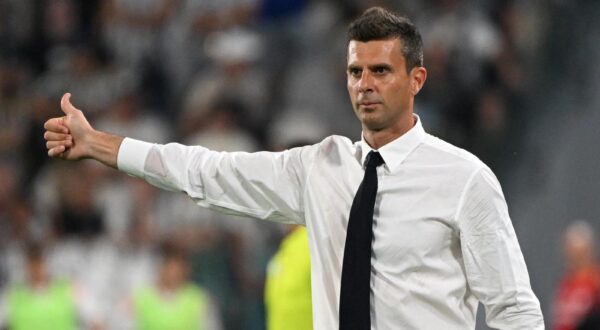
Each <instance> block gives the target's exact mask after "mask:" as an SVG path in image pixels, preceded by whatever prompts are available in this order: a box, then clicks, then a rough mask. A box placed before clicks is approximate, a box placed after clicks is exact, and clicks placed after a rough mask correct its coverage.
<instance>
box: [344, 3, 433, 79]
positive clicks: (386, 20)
mask: <svg viewBox="0 0 600 330" xmlns="http://www.w3.org/2000/svg"><path fill="white" fill-rule="evenodd" d="M394 38H398V39H400V41H401V42H402V55H403V56H404V58H405V59H406V70H407V71H410V70H411V69H412V68H414V67H419V66H423V40H422V39H421V34H420V33H419V31H418V30H417V27H416V26H415V25H414V24H413V23H412V22H411V21H410V19H408V18H407V17H404V16H400V15H397V14H395V13H392V12H390V11H387V10H385V9H383V8H381V7H372V8H369V9H367V10H366V11H365V12H364V13H363V14H362V15H360V17H358V18H357V19H355V20H354V21H353V22H352V23H350V26H349V27H348V42H350V41H352V40H356V41H360V42H367V41H373V40H388V39H394Z"/></svg>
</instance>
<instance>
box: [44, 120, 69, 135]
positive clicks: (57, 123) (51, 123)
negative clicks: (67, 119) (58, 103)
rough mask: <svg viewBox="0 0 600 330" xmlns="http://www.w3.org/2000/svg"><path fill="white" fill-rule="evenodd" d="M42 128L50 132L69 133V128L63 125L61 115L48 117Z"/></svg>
mask: <svg viewBox="0 0 600 330" xmlns="http://www.w3.org/2000/svg"><path fill="white" fill-rule="evenodd" d="M44 128H45V129H46V130H47V131H50V132H55V133H64V134H68V133H69V129H68V128H67V126H65V123H64V118H63V117H58V118H51V119H48V120H47V121H46V122H45V123H44Z"/></svg>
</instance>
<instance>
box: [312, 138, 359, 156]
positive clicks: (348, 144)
mask: <svg viewBox="0 0 600 330" xmlns="http://www.w3.org/2000/svg"><path fill="white" fill-rule="evenodd" d="M317 146H318V152H319V153H321V154H324V155H328V156H334V155H336V154H340V153H354V151H355V150H356V144H355V143H353V142H352V141H351V140H350V139H349V138H347V137H345V136H340V135H330V136H328V137H326V138H325V139H323V141H321V142H319V143H318V144H317Z"/></svg>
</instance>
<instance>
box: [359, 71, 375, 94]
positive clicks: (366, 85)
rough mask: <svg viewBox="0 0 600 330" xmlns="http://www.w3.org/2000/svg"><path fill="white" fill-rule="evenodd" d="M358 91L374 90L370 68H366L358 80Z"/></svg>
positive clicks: (367, 91)
mask: <svg viewBox="0 0 600 330" xmlns="http://www.w3.org/2000/svg"><path fill="white" fill-rule="evenodd" d="M358 91H359V92H360V93H369V92H373V76H372V75H371V74H370V73H369V71H368V70H364V71H363V72H362V75H361V77H360V80H359V81H358Z"/></svg>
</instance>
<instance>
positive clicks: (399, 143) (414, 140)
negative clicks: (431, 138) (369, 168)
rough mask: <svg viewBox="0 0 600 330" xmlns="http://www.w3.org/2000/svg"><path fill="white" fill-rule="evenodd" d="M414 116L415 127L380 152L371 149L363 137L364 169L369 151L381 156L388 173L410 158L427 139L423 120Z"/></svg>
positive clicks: (361, 157)
mask: <svg viewBox="0 0 600 330" xmlns="http://www.w3.org/2000/svg"><path fill="white" fill-rule="evenodd" d="M413 116H414V117H415V125H414V126H413V127H412V128H411V129H410V130H408V132H406V133H404V134H402V135H401V136H400V137H398V138H396V139H395V140H393V141H392V142H390V143H388V144H386V145H384V146H383V147H381V148H379V150H375V149H373V148H371V146H370V145H369V144H368V143H367V141H365V137H364V136H362V135H361V139H360V149H361V153H360V163H361V164H362V165H363V167H364V165H365V161H366V158H367V154H369V151H371V150H375V151H378V152H379V153H380V154H381V157H382V158H383V160H384V161H385V165H384V166H385V167H386V168H387V170H388V171H390V172H393V171H395V170H396V169H397V168H398V166H399V165H400V164H401V163H402V162H403V161H404V159H406V157H408V155H409V154H410V153H411V152H412V151H413V150H414V149H415V148H416V147H417V146H418V145H419V144H420V143H421V142H422V141H423V138H424V137H425V130H424V129H423V125H422V124H421V119H420V118H419V116H417V115H416V114H413Z"/></svg>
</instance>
